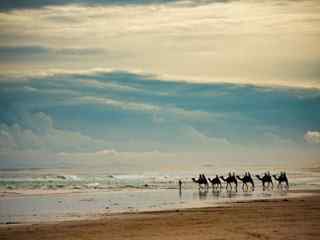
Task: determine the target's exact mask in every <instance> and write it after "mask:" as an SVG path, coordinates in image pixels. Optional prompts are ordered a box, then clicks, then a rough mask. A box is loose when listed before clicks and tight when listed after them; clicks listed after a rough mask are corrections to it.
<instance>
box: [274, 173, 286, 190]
mask: <svg viewBox="0 0 320 240" xmlns="http://www.w3.org/2000/svg"><path fill="white" fill-rule="evenodd" d="M272 176H273V178H274V179H275V180H276V181H278V187H280V186H281V184H282V183H283V182H284V183H285V184H286V187H287V188H288V187H289V182H288V178H287V174H286V173H285V172H281V173H280V176H279V177H277V175H275V174H274V175H272Z"/></svg>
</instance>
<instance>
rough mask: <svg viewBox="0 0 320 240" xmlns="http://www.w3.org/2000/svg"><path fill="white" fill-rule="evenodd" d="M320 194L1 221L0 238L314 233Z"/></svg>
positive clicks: (318, 230)
mask: <svg viewBox="0 0 320 240" xmlns="http://www.w3.org/2000/svg"><path fill="white" fill-rule="evenodd" d="M319 238H320V195H319V194H315V195H313V196H306V197H300V198H290V199H282V200H258V201H253V202H237V203H232V204H230V205H227V206H223V207H212V208H200V209H185V210H176V211H162V212H148V213H126V214H115V215H109V216H104V217H102V218H101V219H98V220H81V221H69V222H58V223H43V224H31V225H10V224H6V225H1V226H0V239H15V240H18V239H23V240H26V239H166V240H171V239H184V240H186V239H202V240H206V239H237V240H239V239H240V240H241V239H319Z"/></svg>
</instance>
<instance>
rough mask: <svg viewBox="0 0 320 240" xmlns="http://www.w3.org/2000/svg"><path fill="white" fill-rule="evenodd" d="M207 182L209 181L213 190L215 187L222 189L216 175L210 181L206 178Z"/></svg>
mask: <svg viewBox="0 0 320 240" xmlns="http://www.w3.org/2000/svg"><path fill="white" fill-rule="evenodd" d="M208 180H209V182H211V184H212V188H213V189H214V188H215V187H220V188H221V187H222V185H221V181H220V178H219V176H218V175H216V177H215V178H212V179H210V178H208Z"/></svg>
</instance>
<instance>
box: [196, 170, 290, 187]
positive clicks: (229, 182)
mask: <svg viewBox="0 0 320 240" xmlns="http://www.w3.org/2000/svg"><path fill="white" fill-rule="evenodd" d="M255 176H256V178H257V179H258V180H259V181H261V183H262V188H263V190H265V189H270V188H271V189H273V181H272V177H273V178H274V180H275V181H277V182H278V185H277V187H278V188H280V187H281V188H282V187H283V186H284V187H286V188H287V189H288V188H289V181H288V178H287V174H286V172H280V174H279V175H276V174H274V175H271V174H270V172H266V173H264V175H263V176H260V175H255ZM220 179H221V180H222V181H221V180H220ZM192 181H193V182H195V183H197V184H198V185H199V188H206V189H208V188H209V184H210V183H211V185H212V189H213V190H217V189H221V188H222V183H223V182H225V183H226V190H232V189H233V188H234V189H235V190H236V191H237V190H238V181H239V182H240V183H242V190H243V191H248V190H249V189H251V190H252V191H254V187H255V184H254V181H253V178H252V176H251V174H250V172H245V174H244V175H243V176H242V177H240V176H239V175H236V174H235V173H232V174H231V173H230V172H229V174H228V176H227V177H224V176H220V177H219V176H218V175H216V176H215V178H212V179H211V178H207V177H206V176H205V175H204V174H199V178H198V179H196V178H192ZM283 184H284V185H283Z"/></svg>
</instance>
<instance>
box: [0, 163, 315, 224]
mask: <svg viewBox="0 0 320 240" xmlns="http://www.w3.org/2000/svg"><path fill="white" fill-rule="evenodd" d="M233 170H234V171H236V173H237V174H240V175H241V173H243V172H244V171H245V170H244V169H241V168H239V169H233ZM268 170H269V169H268ZM250 171H251V174H252V175H255V174H260V175H262V174H263V173H264V171H265V170H264V169H263V168H261V167H260V168H253V169H250ZM280 171H281V170H280V169H272V168H271V174H273V173H278V172H280ZM227 173H228V172H227V169H223V168H221V169H212V170H211V171H210V169H209V170H208V169H207V170H206V172H205V174H206V176H207V177H214V176H215V175H216V174H218V175H219V176H220V175H227ZM197 175H198V172H197V173H196V172H191V171H190V172H182V171H180V172H179V171H170V172H151V171H150V172H130V173H124V172H122V173H110V172H109V173H108V172H94V173H92V172H90V173H86V172H84V171H80V170H78V171H77V170H73V171H66V170H61V169H56V170H54V169H19V170H9V169H5V170H2V171H1V172H0V193H1V197H0V223H2V224H4V223H26V222H39V221H59V220H72V219H83V218H94V217H99V216H101V215H103V214H113V213H121V212H139V211H159V210H160V211H161V210H172V209H183V208H194V207H207V206H217V205H221V204H225V203H229V202H234V201H250V200H257V199H271V198H288V197H294V196H297V193H293V192H288V191H287V189H286V188H285V187H280V188H278V187H277V183H276V182H275V181H274V184H275V186H274V188H273V189H271V188H269V189H265V190H264V189H262V187H261V182H260V181H259V180H258V179H257V178H256V177H254V181H255V184H256V187H255V189H254V191H253V190H252V189H250V188H249V189H248V190H247V189H245V190H242V188H241V183H240V182H239V186H238V191H235V189H233V190H231V191H230V190H228V191H227V190H226V189H225V185H223V187H222V189H218V190H217V189H216V190H213V189H212V187H210V188H209V189H205V188H199V186H198V185H197V184H195V183H193V182H192V180H191V178H192V177H197ZM287 176H288V178H289V182H290V190H310V189H320V181H319V180H320V173H319V172H316V171H312V169H311V170H310V169H309V170H308V169H305V170H290V171H287ZM179 180H181V181H182V182H183V184H182V189H181V191H180V189H179V185H178V181H179Z"/></svg>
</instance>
